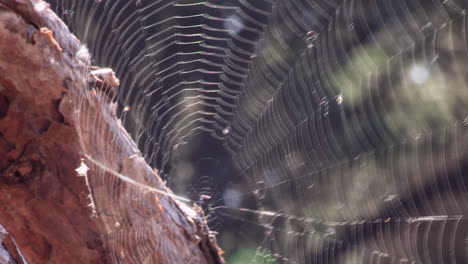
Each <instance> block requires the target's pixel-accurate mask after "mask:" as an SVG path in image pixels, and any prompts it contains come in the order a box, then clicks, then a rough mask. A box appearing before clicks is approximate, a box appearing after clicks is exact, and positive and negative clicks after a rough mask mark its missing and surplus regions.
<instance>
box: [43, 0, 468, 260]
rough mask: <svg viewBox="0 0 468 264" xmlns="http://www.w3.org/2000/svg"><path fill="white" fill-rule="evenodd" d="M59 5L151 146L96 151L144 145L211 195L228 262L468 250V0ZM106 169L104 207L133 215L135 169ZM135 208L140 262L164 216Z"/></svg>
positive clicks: (199, 195) (433, 256) (169, 173)
mask: <svg viewBox="0 0 468 264" xmlns="http://www.w3.org/2000/svg"><path fill="white" fill-rule="evenodd" d="M51 2H52V3H51V4H52V7H53V9H54V10H55V11H56V12H57V14H58V15H60V16H61V17H62V18H63V20H64V21H65V22H66V23H67V24H68V25H69V27H70V28H71V30H72V31H73V32H74V33H75V34H76V35H77V36H78V37H79V38H80V39H81V40H82V41H83V42H84V43H86V44H87V46H88V48H89V50H90V51H91V53H92V57H93V59H94V60H95V64H96V65H100V66H109V67H112V68H113V69H114V71H115V72H116V74H117V76H118V77H119V79H120V81H121V83H120V86H119V88H118V91H117V95H116V98H115V99H114V100H115V101H116V102H117V105H118V115H119V116H120V118H121V120H122V124H123V125H124V126H125V127H126V129H127V130H128V131H129V133H130V135H131V137H132V138H133V139H134V140H135V142H136V145H134V146H120V145H118V142H119V141H118V140H116V141H115V142H116V143H115V146H111V147H109V146H99V143H98V142H99V140H96V142H97V143H96V144H97V145H96V146H97V148H102V149H107V151H104V150H103V151H101V152H99V153H100V154H95V153H96V152H95V151H94V152H92V151H91V150H90V151H88V152H87V153H88V154H89V153H93V154H92V155H91V157H90V158H91V159H92V160H93V161H95V162H94V164H100V165H101V167H100V169H102V170H104V169H105V168H115V164H112V163H113V158H114V156H113V155H115V154H112V153H113V151H112V149H113V148H115V149H127V151H125V152H124V153H128V154H129V155H133V154H138V153H139V151H141V154H142V155H143V157H144V158H145V159H146V161H147V162H148V163H149V164H151V165H152V166H153V167H154V168H157V169H158V170H159V172H160V174H161V175H162V177H164V179H166V180H167V182H168V185H169V186H171V188H172V189H173V190H174V192H175V193H176V194H177V195H179V196H182V197H188V199H190V200H191V201H196V202H197V203H199V204H200V205H202V207H203V208H204V209H205V211H206V213H207V219H208V221H209V224H210V226H211V227H212V228H213V229H215V230H217V231H218V232H219V236H218V240H219V241H220V244H221V247H222V248H224V249H225V251H226V255H227V256H226V257H227V259H228V261H230V263H245V262H248V261H250V263H465V262H466V259H468V254H467V236H468V234H467V232H468V222H467V217H466V214H467V213H468V210H467V209H468V208H467V198H468V197H467V189H466V185H465V179H466V176H465V175H466V173H467V170H468V168H467V167H466V164H467V163H466V159H467V151H466V149H468V133H467V132H468V131H467V124H468V122H467V116H468V111H467V110H468V109H467V107H466V105H467V103H468V90H467V85H466V81H467V80H466V76H468V70H467V69H468V68H467V67H466V65H467V62H468V49H467V40H466V24H467V21H466V14H465V9H466V5H467V3H466V1H462V0H458V1H455V0H443V1H442V0H440V1H439V0H433V1H425V0H366V1H364V0H361V1H359V0H345V1H331V0H309V1H307V0H302V1H300V0H276V1H274V0H230V1H221V0H219V1H216V0H212V1H204V2H196V1H182V0H179V1H166V0H164V1H162V0H160V1H154V0H151V1H150V0H139V1H127V0H116V1H110V0H108V1H106V0H102V1H90V0H80V1H74V0H56V1H51ZM82 96H87V95H82ZM76 108H77V111H80V110H83V109H82V106H80V102H77V104H76ZM83 112H85V111H83ZM77 120H78V121H79V122H80V124H81V127H82V133H94V134H95V135H96V136H97V137H99V136H108V133H109V130H108V129H106V128H105V125H104V124H102V120H101V119H100V118H99V117H97V118H96V117H92V116H86V115H84V116H81V117H79V118H77ZM91 129H93V130H92V132H90V130H91ZM138 149H139V150H138ZM85 152H86V151H85ZM117 176H119V177H117ZM120 176H122V177H120ZM125 177H129V178H127V179H126V178H125ZM102 179H103V180H99V179H91V180H90V181H91V183H90V186H91V188H92V189H93V195H94V197H93V198H94V199H95V201H96V206H97V210H100V207H104V208H105V210H106V211H112V212H113V213H114V214H115V215H118V214H119V212H120V210H122V209H121V208H125V206H128V204H126V203H125V202H124V201H123V200H122V199H120V198H119V199H117V198H115V197H114V196H117V195H118V191H119V188H123V187H121V184H122V181H123V182H124V184H126V183H129V182H130V181H131V175H130V174H129V173H128V172H127V173H125V172H122V173H121V172H119V173H117V174H116V173H114V174H113V176H111V177H108V176H107V177H102ZM103 186H104V187H103ZM109 186H110V187H109ZM100 188H101V190H100ZM147 188H148V189H150V188H151V186H147ZM139 190H141V186H139V187H138V188H135V191H134V194H133V195H134V196H132V197H130V198H129V199H130V200H132V202H131V204H132V206H138V201H139V199H140V198H141V196H143V195H144V194H140V193H139ZM178 198H180V197H178ZM114 199H115V200H114ZM116 201H117V202H116ZM128 203H130V202H128ZM101 209H102V208H101ZM134 217H135V219H134V222H135V223H136V224H135V225H136V227H137V229H138V228H139V232H137V231H135V228H134V227H133V229H132V228H131V227H128V226H121V225H122V223H120V222H119V221H118V220H115V221H114V222H117V223H119V225H118V226H116V225H115V224H113V222H109V230H107V231H106V232H107V233H106V235H107V236H108V237H110V238H109V239H110V240H111V239H112V241H117V242H116V243H121V244H125V245H126V246H125V247H124V249H123V250H122V252H125V254H124V255H126V256H127V259H128V258H130V259H132V260H133V261H134V262H135V263H142V262H143V260H144V259H145V256H146V255H149V254H150V252H151V249H152V248H153V249H154V248H157V246H158V245H159V246H160V243H161V242H158V241H157V239H149V238H148V235H147V234H145V233H144V232H142V230H150V231H151V232H153V233H152V234H157V232H160V229H158V227H157V225H156V226H154V225H153V227H151V228H150V229H147V227H146V225H148V224H147V223H146V222H145V219H137V218H138V216H134ZM117 218H118V217H117V216H116V219H117ZM116 229H118V230H119V231H118V232H117V231H116ZM158 243H159V244H158ZM138 246H141V249H140V250H139V251H141V252H137V253H134V252H131V250H132V249H135V248H139V247H138ZM250 252H255V254H251V255H249V254H250ZM245 256H246V257H245ZM146 259H147V258H146ZM115 261H116V262H126V261H127V262H128V260H125V259H124V258H119V257H115ZM132 263H133V262H132Z"/></svg>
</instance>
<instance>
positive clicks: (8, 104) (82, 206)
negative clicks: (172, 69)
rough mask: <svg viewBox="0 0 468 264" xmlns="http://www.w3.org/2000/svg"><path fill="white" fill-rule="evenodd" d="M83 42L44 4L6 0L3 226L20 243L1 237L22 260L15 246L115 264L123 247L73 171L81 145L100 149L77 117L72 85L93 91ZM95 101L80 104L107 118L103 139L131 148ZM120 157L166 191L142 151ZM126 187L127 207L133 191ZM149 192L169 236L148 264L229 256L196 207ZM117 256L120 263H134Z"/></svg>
mask: <svg viewBox="0 0 468 264" xmlns="http://www.w3.org/2000/svg"><path fill="white" fill-rule="evenodd" d="M79 48H80V43H79V41H78V40H77V39H76V38H75V37H74V36H73V35H71V34H70V32H69V30H68V29H67V27H66V26H65V25H64V23H63V22H62V21H60V19H59V18H58V17H57V16H55V14H54V13H53V12H52V11H50V9H48V8H47V5H46V4H45V3H44V2H42V1H40V0H0V224H1V225H3V227H5V229H6V230H7V231H8V233H9V236H11V237H12V238H14V240H15V241H16V243H13V244H15V246H12V243H5V241H4V240H3V237H2V239H1V240H0V242H1V241H3V242H4V243H3V246H4V247H5V248H6V249H7V250H8V251H10V254H11V256H13V258H15V261H16V262H18V263H22V262H23V260H22V258H21V256H20V255H19V254H18V252H17V250H16V248H14V247H16V245H17V246H18V248H19V249H20V250H21V252H22V255H23V256H24V259H25V260H26V261H27V262H28V263H110V262H112V261H113V260H114V261H115V260H116V257H115V256H116V255H119V250H120V249H119V247H118V245H113V244H110V243H108V242H106V240H105V239H103V237H104V236H103V230H106V226H105V224H103V223H106V221H103V218H105V217H106V216H105V215H99V213H97V215H95V216H93V214H92V212H91V211H92V208H90V206H89V203H90V201H89V197H90V195H91V194H92V193H90V192H91V190H90V188H89V186H88V185H87V182H86V178H85V177H79V176H77V172H76V169H77V168H78V167H79V166H80V163H81V159H82V158H83V155H82V154H81V153H82V151H83V149H84V148H87V149H90V150H88V151H87V152H86V153H88V154H90V155H91V156H92V155H93V151H98V150H93V146H90V145H91V144H93V139H92V137H94V135H93V133H92V131H87V130H82V131H78V128H77V127H76V123H75V122H74V121H73V120H74V119H73V109H72V106H71V103H70V102H72V101H73V99H74V98H72V97H73V96H76V95H77V93H76V91H78V90H80V89H81V92H82V93H87V92H88V93H92V92H93V91H91V90H89V89H88V88H87V87H84V86H86V85H83V83H86V82H85V81H84V80H83V78H88V77H89V76H83V72H86V68H89V66H90V65H86V62H84V61H82V60H80V58H79V56H76V54H77V53H78V50H79ZM98 77H99V76H98ZM96 81H97V82H98V81H99V80H96ZM74 91H75V92H74ZM95 92H96V91H94V93H95ZM89 98H91V99H89V100H88V101H86V100H85V101H84V102H81V103H82V104H87V105H88V107H86V108H85V109H86V110H87V111H88V113H86V114H87V115H89V116H97V117H99V118H102V119H105V120H106V124H107V127H108V128H109V129H111V130H112V133H113V135H114V137H113V138H112V139H111V138H110V137H105V136H103V137H102V138H101V139H100V140H103V141H104V142H103V144H106V143H107V142H106V140H108V141H110V140H114V141H115V140H116V138H117V141H121V142H117V143H119V144H115V142H113V143H111V142H108V143H109V145H112V146H125V145H131V144H133V143H132V142H127V141H131V139H130V138H129V136H128V135H127V133H126V132H125V131H124V129H123V128H122V127H121V126H120V125H119V124H118V120H117V119H116V118H115V115H109V114H106V113H103V111H105V109H108V108H105V107H97V106H96V105H98V104H99V103H102V101H93V99H92V96H90V97H89ZM91 127H92V126H91ZM78 134H80V135H78ZM115 135H117V137H116V136H115ZM133 145H134V144H133ZM111 151H113V152H122V153H121V154H122V155H117V156H119V157H126V156H129V155H131V154H132V153H126V151H127V152H128V150H126V149H124V148H118V147H113V149H112V150H111ZM114 163H115V165H116V166H119V167H120V171H121V172H125V171H132V173H133V174H132V175H135V177H134V178H133V179H136V180H137V181H138V182H139V183H141V184H148V185H151V186H152V187H154V188H157V189H160V190H164V191H167V192H170V190H167V189H166V187H165V185H164V183H163V181H162V180H161V179H160V178H159V177H158V176H157V175H155V173H154V172H153V170H152V169H151V168H150V167H149V166H148V165H147V164H146V163H145V162H144V161H143V159H142V158H141V157H138V158H134V159H126V160H116V161H114ZM89 167H90V171H88V173H87V175H88V177H97V176H96V175H95V174H97V172H95V171H96V170H99V168H97V167H96V166H89ZM101 174H102V172H101ZM108 176H109V175H108ZM121 192H122V193H123V194H121V197H122V198H121V199H122V203H123V201H124V200H123V199H126V196H125V192H130V189H129V188H127V189H125V188H122V190H121ZM119 195H120V194H119ZM152 197H153V198H157V201H158V202H159V204H158V206H154V207H155V208H156V209H157V210H159V213H157V214H155V213H151V214H148V216H151V217H153V218H156V219H151V220H152V221H153V222H155V223H157V224H158V225H159V226H164V232H161V233H158V234H151V235H154V236H157V237H158V239H160V240H161V241H164V247H161V249H160V251H158V250H157V249H156V251H154V252H153V254H154V256H153V257H151V258H150V259H148V263H222V262H223V259H222V257H221V250H219V248H218V247H217V245H216V241H215V239H214V237H213V236H212V235H211V234H210V232H209V230H208V228H207V226H206V224H205V223H204V222H203V221H202V219H203V218H202V217H201V216H200V215H199V213H197V212H195V211H194V210H193V209H192V208H188V207H187V206H186V205H184V204H182V203H180V202H177V201H175V200H174V199H172V198H171V197H170V196H167V195H160V196H158V197H155V196H154V195H152ZM116 199H119V198H116ZM153 202H154V201H153ZM97 207H99V204H97ZM98 209H99V208H98ZM123 210H125V208H124V209H123ZM145 210H149V209H145ZM151 210H153V209H151ZM138 213H139V214H141V213H142V212H141V211H140V212H138ZM143 213H144V212H143ZM132 214H134V212H132V211H131V210H128V211H126V212H125V214H124V215H125V219H122V221H123V222H129V221H132V219H134V218H132ZM122 218H124V216H122ZM104 220H106V219H104ZM104 235H105V234H104ZM0 246H1V244H0ZM135 247H138V244H135ZM163 249H164V250H163ZM135 250H136V249H135ZM110 255H112V256H113V257H110ZM120 255H122V256H121V258H120V259H117V260H118V261H119V262H122V263H132V261H131V260H126V259H125V256H124V254H120Z"/></svg>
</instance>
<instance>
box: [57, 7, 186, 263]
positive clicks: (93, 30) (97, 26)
mask: <svg viewBox="0 0 468 264" xmlns="http://www.w3.org/2000/svg"><path fill="white" fill-rule="evenodd" d="M106 3H107V5H105V6H103V5H96V4H95V3H94V2H93V1H80V2H75V1H72V2H71V3H69V2H67V3H65V2H62V5H61V4H60V3H57V7H58V8H57V10H60V7H62V8H63V9H66V10H68V9H67V7H68V8H70V7H72V10H70V12H72V14H73V15H72V16H71V17H70V19H69V21H68V22H69V24H70V26H71V28H72V30H75V34H77V35H78V36H79V38H80V39H82V40H85V41H86V42H87V43H90V45H89V46H90V48H91V49H92V50H93V52H94V55H95V57H94V58H96V60H99V61H100V63H99V65H102V66H106V65H112V66H113V67H114V70H116V71H117V72H118V76H119V77H121V84H122V85H125V84H127V83H128V80H130V81H133V80H135V82H136V84H135V82H134V83H132V84H131V85H128V86H126V87H128V88H129V89H131V88H135V87H138V86H139V85H140V83H138V82H141V80H138V79H135V78H133V76H132V75H133V74H135V75H138V74H140V72H138V71H134V69H135V67H142V66H145V65H149V64H148V63H147V62H143V61H144V60H145V57H144V56H140V55H138V53H137V52H141V51H135V50H131V49H128V46H126V42H125V41H126V39H125V38H122V35H124V37H125V35H126V34H134V32H132V31H131V30H130V29H129V28H128V27H130V26H129V25H125V23H126V22H125V21H123V22H122V23H121V24H120V25H119V26H121V27H126V26H127V28H125V30H116V31H112V28H113V26H109V21H107V20H106V19H102V17H105V16H98V18H96V17H94V16H93V14H96V13H99V14H101V13H107V14H109V15H110V16H111V17H112V14H113V12H117V11H120V9H119V7H118V6H116V5H112V4H110V2H106ZM120 3H122V2H120ZM120 8H122V7H120ZM135 10H136V9H135ZM127 11H128V9H127ZM95 18H96V19H97V20H101V21H100V22H97V23H94V22H92V21H90V20H93V19H95ZM118 18H119V15H118V14H117V15H116V18H115V19H116V20H114V21H113V22H114V23H117V22H116V21H118V20H117V19H118ZM126 18H127V17H126ZM72 21H75V22H72ZM119 23H120V22H119ZM122 24H124V25H122ZM138 28H140V27H139V26H138V27H137V29H138ZM114 37H115V38H114ZM138 37H141V34H140V35H138ZM101 39H102V40H101ZM134 40H135V39H134ZM135 41H136V40H135ZM96 43H104V44H98V45H95V44H96ZM99 45H101V46H99ZM112 48H115V49H116V48H121V49H126V50H125V52H124V53H123V54H124V56H121V57H117V56H113V55H110V54H109V53H108V52H109V49H110V50H112ZM101 56H102V57H101ZM104 58H110V59H109V60H108V61H106V60H105V59H104ZM119 71H120V73H122V74H120V75H119ZM88 76H89V71H85V72H83V74H82V77H83V80H87V79H88ZM141 86H144V84H143V85H141ZM80 88H83V89H75V90H73V91H72V93H74V94H73V95H72V96H70V97H71V98H73V100H74V101H73V102H72V105H73V112H74V114H75V116H74V120H73V121H74V123H75V125H76V127H77V130H78V131H77V132H78V137H79V139H80V142H81V143H82V144H81V145H82V152H83V156H84V160H83V163H84V164H86V166H87V167H89V168H90V170H89V172H88V175H87V182H88V184H89V186H90V190H91V198H92V201H93V202H94V204H93V206H94V207H95V209H94V210H95V212H96V216H97V218H98V219H99V220H100V221H101V223H102V227H101V230H100V234H101V237H102V238H103V241H104V246H105V247H106V249H107V250H108V253H109V256H110V258H111V260H112V262H113V263H156V262H158V261H159V260H158V258H159V256H160V255H165V256H174V260H173V261H172V262H173V263H180V262H181V260H180V259H177V257H178V254H177V252H173V250H174V247H171V246H170V245H169V244H168V242H167V241H166V240H167V239H168V238H167V236H166V235H165V234H167V233H168V232H167V229H169V228H172V229H173V227H167V226H165V225H164V224H163V223H169V221H180V220H177V218H178V217H179V216H177V215H176V216H174V215H172V213H168V212H166V213H161V212H162V210H161V208H162V207H160V206H161V204H164V203H169V202H170V201H168V199H166V198H167V197H169V196H171V197H173V198H174V197H175V196H174V195H172V194H170V193H167V191H165V190H158V189H155V188H152V187H151V186H153V185H155V184H153V183H155V181H156V179H155V178H154V175H153V173H146V174H144V175H141V174H140V175H139V176H137V175H135V171H137V168H138V169H140V171H141V168H142V167H143V166H144V162H143V159H142V158H141V156H140V151H139V150H138V147H137V145H136V144H133V143H131V141H130V140H128V139H129V138H130V137H129V136H128V135H125V134H124V133H116V132H118V131H119V130H120V124H119V123H115V122H113V121H112V119H113V118H114V117H115V111H114V106H115V105H114V104H113V99H114V98H112V96H111V94H112V93H111V89H112V88H110V87H96V86H91V87H87V85H86V84H83V87H80ZM138 96H139V95H138V93H137V97H138ZM126 100H128V101H131V100H133V99H126ZM96 109H100V110H97V111H96ZM143 112H144V111H143ZM98 113H102V115H99V114H98ZM137 114H138V112H137ZM138 118H139V117H138V116H136V117H135V120H138ZM135 160H136V161H135ZM133 161H135V163H137V164H139V165H134V166H135V170H133V169H134V168H132V167H131V166H128V165H129V164H130V163H132V162H133ZM120 162H122V163H120ZM123 168H127V169H124V170H123ZM146 171H147V172H148V171H151V170H149V169H147V170H146ZM141 183H145V184H146V185H148V186H146V187H145V185H142V184H141ZM176 198H179V197H176ZM158 205H159V207H158ZM164 218H166V219H164ZM167 218H170V219H171V220H168V219H167ZM156 219H160V220H161V223H159V222H156ZM181 245H182V244H181ZM167 259H168V261H169V262H171V260H169V258H167ZM182 261H184V262H185V261H187V260H182Z"/></svg>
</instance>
